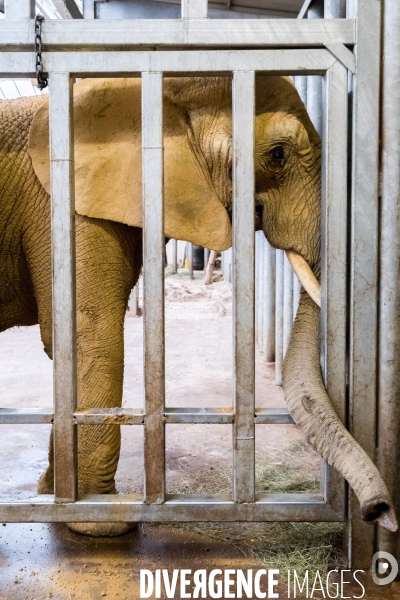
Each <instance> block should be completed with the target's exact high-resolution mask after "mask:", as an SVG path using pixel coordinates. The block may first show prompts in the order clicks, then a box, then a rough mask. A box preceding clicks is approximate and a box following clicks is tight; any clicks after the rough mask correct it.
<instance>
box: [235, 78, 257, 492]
mask: <svg viewBox="0 0 400 600" xmlns="http://www.w3.org/2000/svg"><path fill="white" fill-rule="evenodd" d="M254 75H255V74H254V71H236V72H235V73H234V75H233V98H232V116H233V161H232V163H233V290H234V292H233V314H234V345H235V354H234V355H235V364H234V377H233V390H234V391H233V394H234V407H235V423H234V425H233V438H234V439H233V446H234V451H233V457H234V460H233V472H234V475H233V480H234V486H233V495H234V500H235V501H236V502H252V501H253V500H254V479H255V474H254V456H255V455H254V445H255V443H254V442H255V440H254V434H255V426H254V376H255V348H254V225H255V213H254V107H255V76H254Z"/></svg>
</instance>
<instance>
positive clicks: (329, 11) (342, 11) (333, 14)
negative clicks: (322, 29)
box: [324, 0, 346, 19]
mask: <svg viewBox="0 0 400 600" xmlns="http://www.w3.org/2000/svg"><path fill="white" fill-rule="evenodd" d="M344 18H346V0H325V1H324V19H344Z"/></svg>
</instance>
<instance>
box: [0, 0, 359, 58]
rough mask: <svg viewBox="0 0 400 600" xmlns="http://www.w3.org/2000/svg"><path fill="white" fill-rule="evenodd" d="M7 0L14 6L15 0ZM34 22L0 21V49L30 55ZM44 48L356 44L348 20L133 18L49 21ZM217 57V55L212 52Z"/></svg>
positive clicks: (43, 31) (308, 46)
mask: <svg viewBox="0 0 400 600" xmlns="http://www.w3.org/2000/svg"><path fill="white" fill-rule="evenodd" d="M8 1H9V2H10V1H11V6H13V4H14V2H15V0H8ZM33 32H34V22H33V21H32V20H31V21H28V20H26V19H22V18H21V19H20V20H9V19H7V20H2V21H0V40H1V43H0V50H5V51H6V50H7V49H12V50H16V51H18V52H21V51H31V50H32V43H33ZM42 33H43V43H44V47H45V50H47V51H49V50H63V51H66V50H71V49H77V50H83V49H90V48H91V49H92V50H94V49H97V50H103V49H104V50H110V49H112V48H113V47H114V48H116V47H118V48H124V47H128V48H131V49H137V46H138V45H139V46H158V47H159V46H165V47H166V48H167V47H173V46H178V47H183V46H217V47H221V46H228V47H234V46H243V45H245V46H249V47H257V46H260V47H263V48H265V47H268V46H269V47H277V46H281V47H286V48H287V47H292V48H295V47H299V48H301V47H304V48H310V47H319V48H323V47H324V45H325V44H326V43H335V42H336V43H342V44H346V45H350V46H351V45H353V44H354V43H355V22H354V21H353V20H350V19H329V20H326V21H324V20H322V19H320V20H309V21H308V20H301V21H298V20H296V19H137V20H136V19H132V20H121V21H119V20H112V21H111V20H110V21H108V20H103V19H95V20H90V21H88V20H82V19H76V20H62V21H57V20H49V19H46V20H45V21H44V23H43V26H42ZM214 56H217V53H214Z"/></svg>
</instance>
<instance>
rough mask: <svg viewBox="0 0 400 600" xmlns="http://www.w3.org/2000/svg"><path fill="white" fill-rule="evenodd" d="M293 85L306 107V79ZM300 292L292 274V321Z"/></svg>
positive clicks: (301, 77)
mask: <svg viewBox="0 0 400 600" xmlns="http://www.w3.org/2000/svg"><path fill="white" fill-rule="evenodd" d="M295 85H296V89H297V91H298V92H299V96H300V98H301V100H302V102H303V104H304V106H307V77H304V76H302V75H297V76H296V77H295ZM300 291H301V284H300V281H299V280H298V279H297V276H296V274H295V273H293V320H294V319H295V318H296V313H297V309H298V307H299V302H300Z"/></svg>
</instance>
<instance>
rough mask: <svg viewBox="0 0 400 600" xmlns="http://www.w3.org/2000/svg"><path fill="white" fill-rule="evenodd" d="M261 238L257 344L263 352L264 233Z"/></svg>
mask: <svg viewBox="0 0 400 600" xmlns="http://www.w3.org/2000/svg"><path fill="white" fill-rule="evenodd" d="M260 233H261V236H260V298H259V299H260V304H259V312H260V315H259V325H260V335H259V344H260V350H261V352H262V351H263V348H264V339H265V328H264V323H265V304H264V299H265V290H266V279H265V275H266V264H265V263H266V256H265V241H266V240H265V236H264V233H263V232H262V231H261V232H260Z"/></svg>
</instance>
